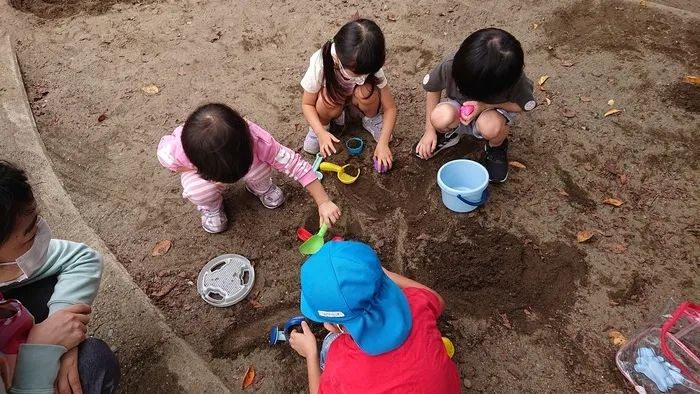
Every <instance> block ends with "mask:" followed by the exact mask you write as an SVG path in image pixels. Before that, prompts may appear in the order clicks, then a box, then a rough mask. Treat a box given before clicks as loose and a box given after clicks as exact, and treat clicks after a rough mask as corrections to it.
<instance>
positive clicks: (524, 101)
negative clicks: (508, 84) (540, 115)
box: [508, 73, 537, 111]
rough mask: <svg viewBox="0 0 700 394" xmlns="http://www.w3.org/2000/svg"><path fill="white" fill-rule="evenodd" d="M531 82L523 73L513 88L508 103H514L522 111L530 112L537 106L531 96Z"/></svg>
mask: <svg viewBox="0 0 700 394" xmlns="http://www.w3.org/2000/svg"><path fill="white" fill-rule="evenodd" d="M532 88H533V84H532V81H531V80H530V79H529V78H528V77H527V76H525V73H523V74H522V75H521V76H520V79H519V80H518V82H517V83H516V84H515V86H513V89H512V90H511V92H510V95H509V97H508V101H510V102H513V103H516V104H518V105H519V106H520V108H522V109H523V111H532V110H533V109H535V107H536V106H537V102H536V101H535V97H534V96H533V94H532Z"/></svg>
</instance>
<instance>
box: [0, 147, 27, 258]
mask: <svg viewBox="0 0 700 394" xmlns="http://www.w3.org/2000/svg"><path fill="white" fill-rule="evenodd" d="M32 210H34V193H33V192H32V187H31V186H30V185H29V182H28V180H27V175H26V174H25V173H24V171H22V170H20V169H19V168H17V167H15V166H14V165H12V164H11V163H9V162H7V161H4V160H0V245H2V244H4V243H5V241H7V239H8V238H9V237H10V235H11V234H12V230H13V229H14V228H15V225H16V224H17V219H18V218H19V217H20V216H21V215H24V214H29V213H31V211H32Z"/></svg>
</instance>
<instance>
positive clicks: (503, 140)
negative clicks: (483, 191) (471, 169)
mask: <svg viewBox="0 0 700 394" xmlns="http://www.w3.org/2000/svg"><path fill="white" fill-rule="evenodd" d="M523 68H524V54H523V49H522V47H521V46H520V42H519V41H518V40H517V39H516V38H515V37H513V35H511V34H510V33H508V32H506V31H504V30H501V29H495V28H489V29H482V30H478V31H476V32H474V33H472V34H471V35H470V36H469V37H467V39H466V40H464V42H462V45H461V46H460V47H459V50H457V52H454V53H452V54H450V55H448V56H447V57H446V58H445V59H444V60H443V61H442V62H441V63H440V64H438V65H437V66H435V68H433V69H432V70H431V71H430V72H429V73H428V74H427V75H426V76H425V77H424V78H423V89H425V90H426V91H427V97H426V123H425V134H423V137H422V138H421V139H420V141H418V142H417V143H415V144H414V145H413V152H414V154H415V155H416V156H418V157H419V158H421V159H426V160H427V159H429V158H431V157H433V156H434V155H435V154H436V153H438V152H440V151H441V150H443V149H446V148H449V147H451V146H454V145H456V144H457V143H458V142H459V140H460V138H461V137H462V136H463V135H471V136H474V137H476V138H480V139H485V140H486V155H485V159H484V163H483V164H484V166H485V167H486V169H487V170H488V172H489V178H490V180H491V182H505V180H506V179H507V178H508V134H509V133H510V125H511V124H512V123H513V121H514V120H515V116H516V114H518V113H520V112H522V111H531V110H533V109H534V108H535V106H536V102H535V100H534V97H533V94H532V87H533V85H532V81H531V80H530V79H528V78H527V76H525V73H524V71H523ZM443 90H444V91H445V94H446V96H447V98H446V99H445V100H443V101H442V102H440V99H441V94H442V91H443Z"/></svg>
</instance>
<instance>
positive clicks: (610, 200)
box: [603, 198, 624, 207]
mask: <svg viewBox="0 0 700 394" xmlns="http://www.w3.org/2000/svg"><path fill="white" fill-rule="evenodd" d="M603 204H608V205H612V206H615V207H619V206H621V205H622V204H624V203H623V202H622V201H620V200H618V199H617V198H606V199H605V200H603Z"/></svg>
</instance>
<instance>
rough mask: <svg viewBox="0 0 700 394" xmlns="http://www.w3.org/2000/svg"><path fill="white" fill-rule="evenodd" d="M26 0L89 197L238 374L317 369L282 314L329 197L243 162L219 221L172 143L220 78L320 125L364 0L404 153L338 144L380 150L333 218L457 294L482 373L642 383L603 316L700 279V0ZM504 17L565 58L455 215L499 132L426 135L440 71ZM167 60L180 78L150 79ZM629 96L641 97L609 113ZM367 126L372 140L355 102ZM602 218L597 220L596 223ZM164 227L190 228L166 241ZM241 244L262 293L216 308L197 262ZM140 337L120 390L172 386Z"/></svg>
mask: <svg viewBox="0 0 700 394" xmlns="http://www.w3.org/2000/svg"><path fill="white" fill-rule="evenodd" d="M11 3H12V4H13V5H15V6H16V7H19V8H21V9H23V10H28V11H31V12H33V13H35V14H36V15H39V16H41V17H49V19H41V18H38V17H36V16H34V15H31V14H29V13H24V12H17V11H14V10H12V8H10V7H9V6H8V5H6V4H3V5H0V10H1V11H2V12H0V24H2V25H4V26H8V30H10V31H11V32H12V34H13V36H14V37H15V39H16V48H17V51H18V54H19V59H20V63H21V66H22V69H23V72H24V78H25V81H26V83H27V89H28V93H29V96H30V100H34V101H33V103H32V104H33V108H34V113H35V116H36V118H37V122H38V125H39V130H40V132H41V133H42V138H43V139H44V141H45V144H46V146H47V148H48V149H49V153H50V156H51V159H52V160H53V162H54V165H55V166H56V170H57V172H58V173H59V175H60V176H61V177H62V181H63V182H64V184H65V186H66V188H67V190H68V191H69V193H70V194H71V197H72V198H73V200H74V202H75V204H76V206H77V207H78V209H79V210H80V211H81V212H82V215H83V216H84V218H85V219H86V220H87V222H88V223H89V224H90V225H91V226H92V227H93V228H94V229H95V230H96V231H97V232H98V234H99V235H100V236H101V237H102V238H103V239H104V240H105V242H106V243H107V245H108V246H109V247H110V248H111V249H112V250H113V251H114V253H115V254H116V255H117V256H118V258H119V260H120V262H121V263H122V264H124V266H125V267H127V269H128V270H129V272H130V273H131V274H132V276H133V277H134V278H135V280H136V281H137V282H138V283H139V285H140V286H141V288H142V289H143V290H144V291H145V292H146V293H147V294H149V295H150V294H155V293H158V292H159V291H160V290H161V289H163V288H165V287H169V285H175V287H174V289H173V290H172V291H170V293H168V294H167V295H166V296H164V297H157V296H153V302H154V303H156V305H158V306H159V307H160V308H161V309H162V310H163V312H164V313H165V314H166V316H167V317H168V319H169V323H170V324H171V325H172V327H174V329H175V330H176V332H177V333H178V334H180V335H181V336H183V338H185V339H186V340H187V341H188V342H189V343H190V344H191V345H192V346H193V348H194V349H195V350H196V351H197V352H198V353H199V354H201V355H202V357H203V358H205V359H206V360H207V361H208V362H209V363H210V366H211V368H212V370H213V371H214V372H215V373H216V374H218V375H219V376H221V377H222V379H224V381H225V382H226V383H227V384H229V385H230V387H231V388H239V387H240V383H241V377H242V375H243V372H244V371H245V369H246V368H247V367H248V366H251V365H252V366H254V368H255V369H256V371H257V372H258V377H257V378H256V383H255V384H254V385H253V387H252V390H253V391H258V392H264V393H276V392H301V391H303V390H304V389H305V373H304V366H303V363H302V362H301V360H300V359H299V358H298V357H297V356H296V355H295V354H292V352H291V351H290V349H289V348H288V347H286V346H277V347H271V346H269V345H267V344H266V333H267V332H268V330H269V328H270V327H271V326H272V325H273V324H280V323H283V322H284V321H285V320H286V319H287V318H288V317H290V316H292V315H294V314H296V313H298V306H297V305H298V296H299V289H298V268H299V266H300V264H301V263H302V262H303V259H302V257H301V256H300V255H299V254H298V253H297V252H296V250H295V249H296V247H297V246H298V244H299V243H298V241H297V240H296V238H295V233H296V229H297V228H298V227H300V226H302V225H305V226H307V227H308V228H309V229H310V230H313V227H314V222H315V221H316V218H315V207H314V205H313V203H312V202H311V200H310V198H309V197H308V196H307V195H306V193H305V192H304V191H303V190H301V189H300V188H299V187H298V185H297V184H295V183H294V182H293V181H291V180H288V179H283V178H281V177H276V180H278V181H279V184H280V185H281V186H282V188H283V189H284V190H285V192H286V193H287V197H288V200H287V202H286V203H285V205H284V206H283V207H282V208H281V209H278V210H274V211H269V210H267V209H265V208H263V207H262V206H261V205H260V203H259V202H258V201H257V200H256V199H255V198H253V197H252V196H250V195H249V194H247V193H246V192H245V190H244V189H243V188H242V187H241V186H240V185H234V186H232V187H230V188H229V189H228V191H227V192H226V206H227V211H228V213H229V216H230V219H231V225H230V228H229V230H228V231H227V232H225V233H223V234H221V235H217V236H211V235H207V234H205V233H204V232H203V231H202V230H201V229H200V227H199V223H198V222H199V216H198V215H197V214H196V212H195V211H194V209H193V207H192V206H191V205H190V204H189V203H188V202H187V201H185V200H183V199H182V198H181V197H180V193H181V191H180V185H179V179H178V177H177V176H173V175H170V174H168V172H167V171H166V170H165V169H163V168H162V167H160V165H159V164H158V162H157V160H156V157H155V147H156V145H157V143H158V140H159V139H160V137H161V136H162V135H164V134H167V133H169V132H171V131H172V129H173V128H174V127H176V126H177V125H178V124H179V123H181V122H182V121H183V119H184V118H185V117H186V116H187V114H188V113H189V112H190V111H191V110H192V109H193V108H194V107H195V106H197V105H198V104H201V103H204V102H207V101H223V102H226V103H229V104H231V105H233V106H234V107H236V108H238V109H239V110H240V111H242V112H243V113H244V114H245V116H247V117H249V118H250V119H251V120H253V121H255V122H257V123H259V124H261V125H262V126H263V127H266V128H267V129H269V130H270V131H271V132H272V133H273V135H275V136H276V137H277V138H278V139H279V140H280V141H281V142H283V143H286V144H287V145H288V146H290V147H292V148H294V149H298V148H300V146H301V141H302V138H303V135H304V133H305V130H306V126H305V122H304V118H303V115H302V114H301V111H300V98H301V88H300V86H299V80H300V79H301V76H302V75H303V72H304V71H305V69H306V66H307V64H308V58H309V56H310V55H311V54H312V53H313V52H314V51H315V50H316V49H317V48H318V47H319V46H320V44H321V43H322V42H323V41H325V40H326V39H327V38H328V37H330V36H332V34H333V33H334V32H335V31H336V30H337V29H338V27H339V26H340V25H342V24H343V23H344V22H345V21H346V20H348V19H349V18H351V17H352V15H353V14H354V13H355V11H356V10H357V11H358V12H359V15H361V16H364V17H371V18H375V19H376V20H377V21H378V22H379V23H380V25H381V26H382V28H383V30H384V32H385V35H386V37H387V42H388V57H387V64H386V69H387V72H388V75H389V78H390V83H391V85H392V88H393V90H394V92H395V98H396V100H397V104H398V106H399V111H400V112H399V124H398V126H397V128H396V131H395V133H396V136H397V137H398V140H397V142H396V144H395V147H394V152H395V156H396V157H397V164H396V168H395V169H394V170H393V171H392V172H391V173H390V174H388V175H383V176H380V175H377V174H375V173H373V172H372V171H371V169H370V166H371V162H370V157H369V152H368V151H366V153H365V154H363V156H361V157H359V158H353V159H349V158H348V157H347V155H346V154H345V153H341V154H339V155H338V156H337V157H334V158H333V160H334V161H336V162H338V163H342V162H353V163H355V164H357V165H359V166H361V167H362V170H363V174H362V176H361V178H360V180H359V181H358V182H357V183H356V184H354V185H352V186H345V185H342V184H340V183H339V182H337V180H335V179H332V178H330V177H329V178H328V179H327V180H324V184H325V186H326V188H327V189H328V190H329V192H330V194H331V195H332V196H333V198H334V199H335V200H336V202H337V203H338V204H339V205H340V206H341V207H342V208H343V209H344V216H343V218H342V221H341V223H340V224H339V225H338V226H336V227H335V228H334V230H333V232H334V233H335V234H338V235H342V236H344V237H346V238H348V239H360V240H363V241H366V242H368V243H369V244H371V245H373V246H374V247H375V248H376V249H377V250H378V251H379V252H380V254H381V257H382V259H383V261H384V263H385V264H386V265H387V266H388V267H390V268H391V269H393V270H396V271H398V272H403V273H405V274H407V275H409V276H412V277H415V278H416V279H419V280H421V281H423V282H425V283H426V284H428V285H430V286H433V287H434V288H435V289H436V290H438V291H439V292H441V293H442V294H443V295H444V296H445V299H446V302H447V310H446V313H445V318H444V319H443V320H442V321H441V322H440V327H441V329H442V330H443V333H444V334H446V335H447V336H449V337H451V338H452V340H453V342H454V343H455V345H456V348H457V354H456V355H455V362H456V363H457V364H458V367H459V369H460V373H461V375H462V378H464V379H467V381H465V385H464V387H463V391H464V392H491V393H503V392H518V393H543V392H544V393H555V392H556V393H561V392H567V393H626V392H628V391H629V390H630V389H631V387H630V386H629V385H627V384H626V383H625V381H624V380H623V378H622V377H621V375H620V374H619V373H618V372H617V371H616V369H615V365H614V353H615V351H616V348H615V347H614V346H613V345H612V344H611V343H610V341H609V339H608V337H607V333H608V332H609V331H610V330H613V329H615V330H619V331H621V332H622V333H624V334H626V335H628V336H629V335H632V334H633V333H634V331H635V329H636V328H638V327H640V326H641V325H643V324H644V322H645V321H647V320H649V319H650V318H652V317H653V315H654V313H655V312H656V311H657V310H658V309H659V308H660V307H661V306H662V305H663V304H664V303H665V302H666V300H667V299H668V298H669V297H675V298H677V299H688V298H692V297H695V299H696V300H697V297H698V295H700V279H698V277H699V274H700V246H699V242H698V237H700V200H699V198H700V195H699V193H698V183H699V182H700V168H699V166H700V162H699V159H698V157H700V155H698V148H697V147H698V145H700V133H699V129H700V126H699V124H700V123H699V122H698V120H699V118H700V115H699V114H700V87H698V86H694V85H691V84H688V83H686V82H684V76H686V75H698V74H700V68H699V66H698V65H699V64H700V60H699V54H700V41H699V40H700V23H698V20H699V19H698V18H697V16H693V15H692V14H691V13H690V12H689V11H694V8H693V1H692V0H669V1H666V2H663V4H662V5H659V4H658V3H655V2H651V1H647V2H646V4H647V5H646V7H640V6H639V4H638V2H627V1H604V2H602V1H583V2H581V1H570V0H567V1H554V0H528V1H520V2H512V1H506V0H496V1H494V2H491V3H489V4H488V5H486V4H484V3H480V2H471V1H469V2H464V3H463V4H459V5H456V6H455V5H454V4H453V3H447V2H438V3H433V2H428V1H424V0H419V1H413V2H410V4H409V3H405V2H399V1H385V2H381V3H380V2H377V3H376V4H372V5H369V4H360V3H359V2H354V1H346V0H342V1H341V0H332V1H326V2H320V1H300V0H289V1H282V2H271V1H247V0H245V1H240V2H236V3H235V4H234V5H232V3H231V2H224V1H220V0H202V1H189V2H186V1H176V2H175V1H171V2H162V3H147V4H136V5H131V4H113V1H82V2H78V1H75V2H73V1H71V2H60V3H59V2H48V1H47V2H41V1H32V0H24V1H23V0H12V1H11ZM672 7H675V8H672ZM59 17H60V18H59ZM394 20H395V21H394ZM533 24H537V28H533ZM486 26H499V27H503V28H505V29H507V30H509V31H511V32H512V33H513V34H515V35H516V36H517V37H518V38H519V39H520V40H521V42H522V43H523V47H524V49H525V52H526V63H527V64H526V72H527V73H528V75H529V76H530V77H531V78H532V79H534V80H536V79H537V78H538V77H540V76H542V75H548V76H549V77H550V78H549V79H548V80H547V81H546V83H545V84H544V85H543V88H544V90H539V89H538V90H537V91H536V96H537V99H538V101H539V102H540V106H539V107H538V108H537V109H536V110H535V111H534V112H533V113H531V114H530V115H527V116H522V117H521V118H520V121H519V124H518V126H517V127H516V128H514V129H513V135H512V137H511V149H510V154H511V160H517V161H519V162H521V163H523V164H524V165H525V166H526V168H525V169H517V168H513V169H512V172H511V175H510V178H509V180H508V182H507V183H506V184H504V185H499V186H492V187H491V198H490V200H489V202H488V204H487V205H486V206H485V207H484V208H483V209H481V210H479V211H478V212H476V213H474V214H471V215H457V214H454V213H451V212H449V211H448V210H447V209H446V208H444V206H442V203H441V201H440V194H439V193H440V192H439V190H438V188H437V186H436V182H435V174H436V172H437V169H438V168H439V167H440V165H441V164H443V163H444V162H446V161H448V160H451V159H454V158H458V157H470V158H479V157H480V156H481V152H482V150H483V147H482V145H481V144H480V143H479V142H477V141H463V142H462V143H461V144H460V145H459V146H458V147H457V148H454V149H453V150H451V151H449V152H446V153H444V154H441V155H440V156H438V157H437V158H435V159H434V160H431V161H429V162H423V161H419V160H417V159H415V158H413V157H411V156H410V155H409V152H408V151H409V149H410V145H411V144H412V143H413V142H414V141H415V140H416V139H417V138H419V136H420V135H421V133H422V130H423V126H422V124H423V122H424V121H423V119H424V93H423V91H422V89H421V88H420V80H421V79H422V77H423V75H424V74H425V72H426V71H428V70H429V69H430V67H432V66H433V65H434V64H435V63H436V62H438V61H439V60H440V59H441V58H442V56H443V55H445V54H446V53H448V52H449V51H451V50H453V49H454V48H455V47H456V46H457V45H458V44H459V43H460V42H461V40H462V39H463V38H464V37H465V36H466V35H467V34H468V33H469V32H471V31H473V30H475V29H478V28H481V27H486ZM147 84H156V85H157V86H158V87H159V89H160V93H159V94H157V95H153V96H148V95H146V94H144V93H143V92H142V91H141V87H143V86H145V85H147ZM547 99H549V100H550V101H549V103H548V101H547ZM610 99H614V101H615V104H614V105H613V106H609V105H608V100H610ZM611 108H618V109H622V110H623V111H622V112H621V113H619V114H617V115H614V116H609V117H603V114H604V113H605V112H606V111H608V110H609V109H611ZM102 114H105V115H106V119H105V120H104V121H102V122H99V121H98V118H99V117H100V115H102ZM354 135H357V136H360V137H363V138H364V139H365V140H366V141H367V137H368V135H367V134H366V133H365V132H363V131H362V130H361V128H359V127H357V126H355V127H354V128H351V129H350V130H349V132H348V134H347V136H354ZM372 144H373V143H370V145H372ZM606 198H616V199H619V200H621V201H623V202H624V204H623V205H622V206H621V207H619V208H614V207H612V206H609V205H605V204H602V201H603V200H605V199H606ZM582 230H591V231H593V232H594V233H595V235H594V237H593V238H592V239H591V240H590V241H588V242H586V243H581V244H579V243H577V242H576V234H577V232H578V231H582ZM163 239H167V240H171V241H172V243H173V245H174V246H173V248H172V250H171V251H170V252H169V253H168V254H166V255H165V256H163V257H159V258H154V257H151V249H152V247H153V245H154V244H155V242H157V241H159V240H163ZM223 253H239V254H243V255H245V256H247V257H249V258H250V259H251V260H252V261H253V262H254V263H255V268H256V275H257V279H256V285H255V288H254V290H253V293H252V295H251V298H254V299H255V300H256V301H258V302H259V303H261V304H262V305H263V307H262V308H254V306H253V305H252V303H241V304H239V305H236V306H234V307H231V308H226V309H215V308H212V307H209V306H208V305H206V304H205V303H204V302H203V301H202V300H201V299H200V298H199V296H198V295H197V293H196V289H195V288H194V286H192V285H190V284H189V282H190V281H192V280H194V279H196V275H197V272H198V271H199V269H200V268H201V266H202V265H203V264H204V263H206V262H207V261H208V260H209V259H211V258H213V257H215V256H217V255H220V254H223ZM504 317H505V318H504ZM98 331H99V330H98ZM97 334H98V335H100V334H102V335H105V334H106V333H100V332H97ZM143 354H144V353H143V352H139V354H127V353H124V352H120V354H119V356H120V359H121V361H122V364H123V369H124V372H125V384H124V387H123V389H124V392H154V393H155V392H164V391H167V389H166V387H165V386H163V385H162V383H163V382H159V381H157V380H158V379H154V380H153V381H150V382H143V381H139V376H140V375H141V374H140V370H141V369H142V368H144V367H145V366H147V365H148V363H149V362H148V360H147V359H144V358H143ZM248 390H251V389H248Z"/></svg>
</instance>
